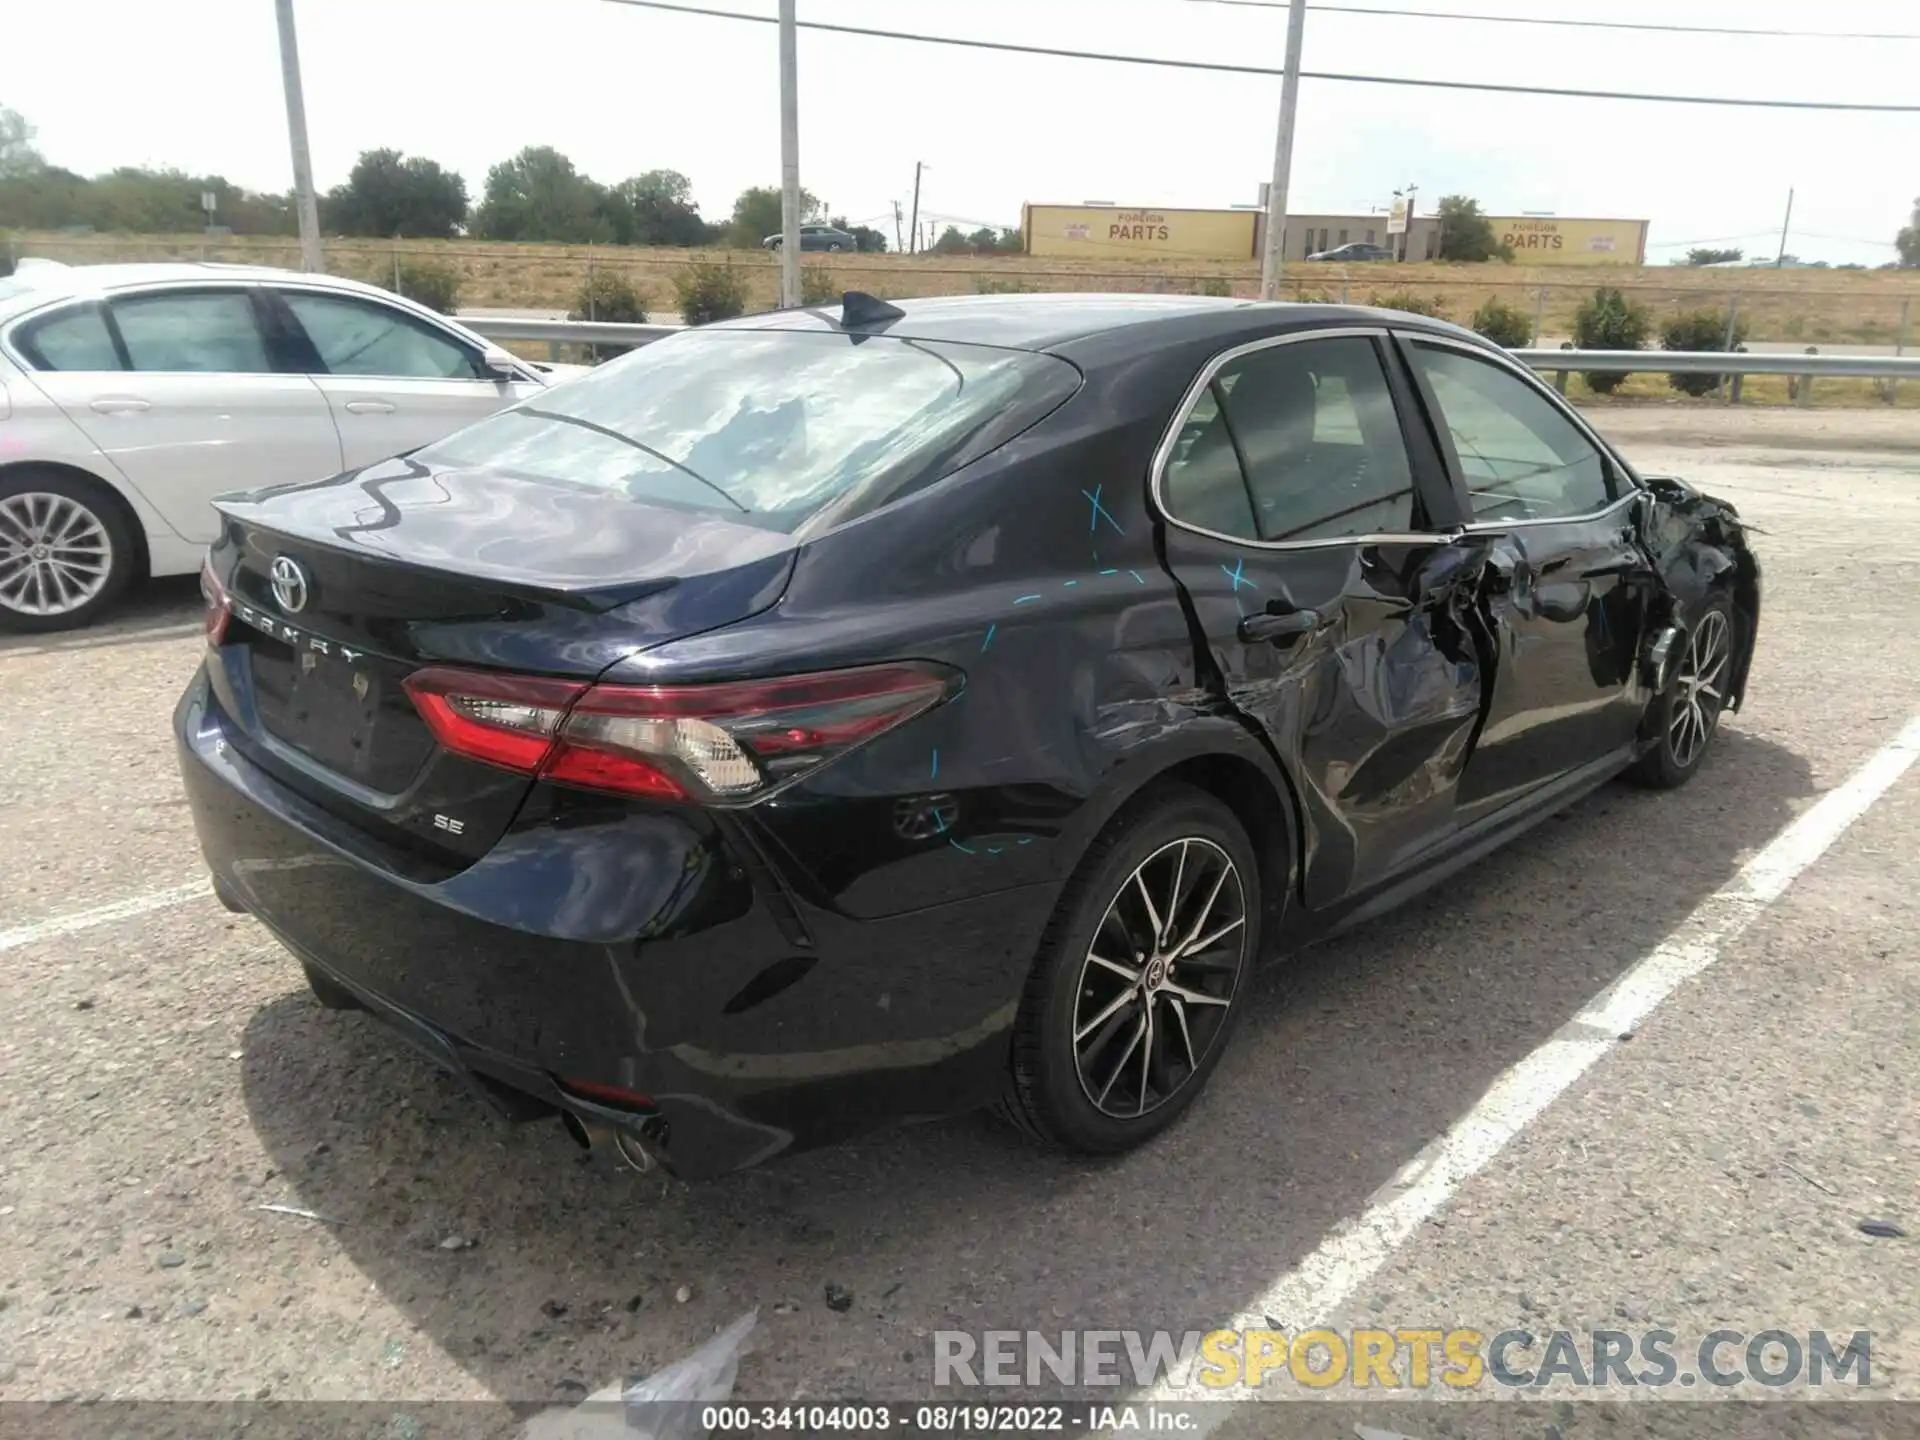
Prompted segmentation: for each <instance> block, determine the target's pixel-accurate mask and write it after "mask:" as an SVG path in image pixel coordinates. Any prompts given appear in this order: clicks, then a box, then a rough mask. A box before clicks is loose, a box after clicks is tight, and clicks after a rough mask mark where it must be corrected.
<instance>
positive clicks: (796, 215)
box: [780, 0, 800, 308]
mask: <svg viewBox="0 0 1920 1440" xmlns="http://www.w3.org/2000/svg"><path fill="white" fill-rule="evenodd" d="M793 6H794V0H780V304H781V306H782V307H784V308H791V307H792V306H795V305H798V304H799V303H800V40H799V34H800V32H799V29H798V28H797V27H796V25H795V24H794V18H793Z"/></svg>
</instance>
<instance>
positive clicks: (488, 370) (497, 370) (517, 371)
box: [480, 345, 527, 380]
mask: <svg viewBox="0 0 1920 1440" xmlns="http://www.w3.org/2000/svg"><path fill="white" fill-rule="evenodd" d="M480 369H481V371H482V372H483V374H484V376H485V377H487V378H491V379H494V380H524V379H526V378H527V371H526V367H525V366H523V365H522V364H521V363H520V362H519V361H518V360H516V359H514V357H513V356H512V355H511V354H509V353H508V352H507V351H505V350H502V349H501V348H500V347H499V346H498V345H489V346H487V348H486V349H484V350H482V351H481V352H480Z"/></svg>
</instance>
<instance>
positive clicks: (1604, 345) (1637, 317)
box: [1573, 285, 1653, 395]
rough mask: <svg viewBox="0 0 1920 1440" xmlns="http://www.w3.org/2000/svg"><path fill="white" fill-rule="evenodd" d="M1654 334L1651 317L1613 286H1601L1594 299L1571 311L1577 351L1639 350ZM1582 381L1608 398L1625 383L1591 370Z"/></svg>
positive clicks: (1612, 374)
mask: <svg viewBox="0 0 1920 1440" xmlns="http://www.w3.org/2000/svg"><path fill="white" fill-rule="evenodd" d="M1652 331H1653V317H1652V316H1650V315H1648V314H1647V311H1646V307H1645V306H1643V305H1636V304H1634V303H1633V302H1632V301H1630V300H1628V299H1627V297H1626V296H1624V295H1622V294H1621V293H1620V292H1619V291H1618V290H1617V289H1615V288H1613V287H1612V286H1608V285H1602V286H1601V287H1600V288H1599V289H1597V290H1595V291H1594V292H1593V298H1592V299H1590V300H1583V301H1581V302H1580V308H1579V309H1578V310H1576V311H1574V312H1573V348H1574V349H1576V350H1639V349H1642V348H1644V347H1645V345H1646V343H1647V336H1648V335H1649V334H1651V333H1652ZM1582 378H1583V379H1584V380H1585V381H1586V382H1587V388H1589V389H1590V390H1592V391H1593V392H1594V393H1595V394H1598V395H1611V394H1612V393H1613V392H1614V391H1616V390H1618V389H1619V388H1620V387H1621V386H1622V385H1623V384H1625V383H1626V379H1627V377H1626V376H1625V375H1623V374H1620V373H1618V372H1617V371H1616V372H1602V371H1593V372H1591V373H1588V374H1586V375H1584V376H1582Z"/></svg>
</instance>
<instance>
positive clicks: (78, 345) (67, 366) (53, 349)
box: [13, 305, 120, 370]
mask: <svg viewBox="0 0 1920 1440" xmlns="http://www.w3.org/2000/svg"><path fill="white" fill-rule="evenodd" d="M13 342H14V344H15V345H17V346H19V347H20V353H21V354H22V355H24V356H25V357H26V358H27V362H28V363H29V364H30V365H32V366H33V368H34V369H36V370H118V369H119V368H120V355H119V352H118V351H116V350H115V349H114V348H113V336H112V334H111V333H109V331H108V330H107V320H106V317H105V316H104V315H102V314H101V313H100V307H99V306H98V305H76V306H75V307H74V308H73V309H71V310H62V311H60V312H59V313H58V314H55V315H48V316H45V317H43V318H42V319H39V320H30V321H28V322H27V323H26V324H25V325H22V326H21V327H20V328H19V329H18V330H17V331H15V332H14V337H13Z"/></svg>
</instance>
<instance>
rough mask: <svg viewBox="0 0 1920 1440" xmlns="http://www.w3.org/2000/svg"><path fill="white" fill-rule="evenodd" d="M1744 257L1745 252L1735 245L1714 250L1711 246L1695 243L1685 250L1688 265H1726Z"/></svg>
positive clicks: (1745, 256)
mask: <svg viewBox="0 0 1920 1440" xmlns="http://www.w3.org/2000/svg"><path fill="white" fill-rule="evenodd" d="M1746 258H1747V252H1746V251H1744V250H1742V249H1741V248H1740V247H1739V246H1737V245H1736V246H1734V247H1733V248H1732V249H1731V250H1716V249H1714V248H1712V247H1711V246H1705V245H1696V246H1695V247H1694V248H1693V249H1691V250H1689V251H1687V264H1689V265H1726V264H1730V263H1732V262H1733V261H1735V260H1744V259H1746Z"/></svg>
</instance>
